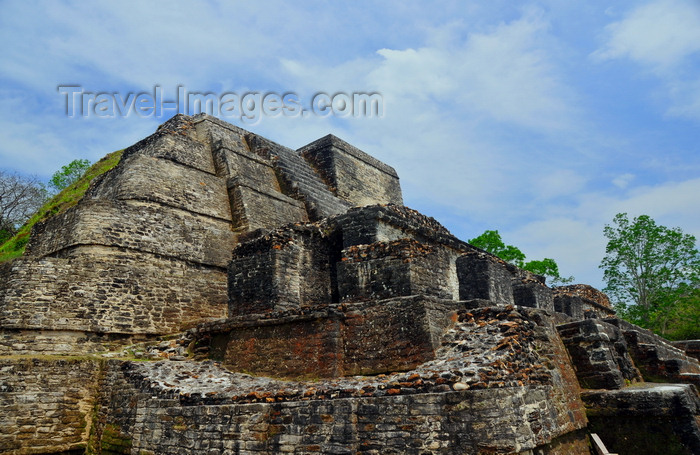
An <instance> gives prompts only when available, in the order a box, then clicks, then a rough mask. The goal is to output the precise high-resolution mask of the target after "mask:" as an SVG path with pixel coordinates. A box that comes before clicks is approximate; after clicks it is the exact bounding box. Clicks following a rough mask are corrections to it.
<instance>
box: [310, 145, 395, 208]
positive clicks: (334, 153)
mask: <svg viewBox="0 0 700 455" xmlns="http://www.w3.org/2000/svg"><path fill="white" fill-rule="evenodd" d="M299 152H300V153H301V155H302V156H303V157H304V158H306V160H307V161H308V162H309V163H311V165H312V166H313V167H314V168H315V169H316V170H317V171H318V172H319V174H320V175H321V177H322V178H323V179H324V181H325V182H326V183H327V184H328V185H329V187H330V188H331V190H332V191H334V193H335V194H336V195H337V196H338V197H340V198H341V199H344V200H345V201H347V202H349V203H350V204H351V205H353V206H364V205H372V204H397V205H402V204H403V199H402V196H401V186H400V185H399V176H398V175H397V174H396V171H395V170H394V168H392V167H391V166H388V165H386V164H384V163H382V162H380V161H379V160H377V159H375V158H373V157H371V156H369V155H368V154H366V153H365V152H363V151H362V150H360V149H358V148H355V147H353V146H352V145H350V144H348V143H347V142H345V141H343V140H341V139H339V138H337V137H335V136H333V135H332V134H329V135H328V136H325V137H323V138H321V139H318V140H317V141H314V142H312V143H311V144H308V145H306V146H304V147H302V148H301V149H299Z"/></svg>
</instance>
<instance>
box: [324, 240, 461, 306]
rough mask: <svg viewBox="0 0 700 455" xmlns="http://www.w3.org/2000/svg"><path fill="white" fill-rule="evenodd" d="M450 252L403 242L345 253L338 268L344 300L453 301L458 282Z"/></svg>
mask: <svg viewBox="0 0 700 455" xmlns="http://www.w3.org/2000/svg"><path fill="white" fill-rule="evenodd" d="M450 265H451V261H450V258H449V253H448V251H447V250H446V249H444V248H441V247H438V246H432V245H426V244H421V243H419V242H417V241H415V240H410V239H402V240H396V241H393V242H377V243H373V244H370V245H359V246H353V247H350V248H346V249H344V250H343V256H342V259H341V262H340V263H338V265H337V273H338V280H337V281H338V294H339V297H340V300H341V301H343V302H346V301H358V300H368V299H384V298H389V297H394V296H408V295H419V294H420V295H426V296H433V297H438V298H445V299H452V298H453V297H454V296H455V294H456V289H455V288H456V280H455V279H454V277H453V276H451V275H452V273H451V272H453V269H452V268H451V267H450Z"/></svg>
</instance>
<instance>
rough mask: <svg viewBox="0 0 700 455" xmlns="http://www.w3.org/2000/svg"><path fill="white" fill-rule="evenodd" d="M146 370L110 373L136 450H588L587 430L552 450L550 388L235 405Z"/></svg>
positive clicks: (109, 398) (117, 414)
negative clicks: (194, 392)
mask: <svg viewBox="0 0 700 455" xmlns="http://www.w3.org/2000/svg"><path fill="white" fill-rule="evenodd" d="M147 369H148V366H144V365H135V364H128V363H127V364H124V365H122V366H121V368H116V365H114V364H113V367H112V368H111V369H110V371H109V374H108V375H107V381H108V382H109V383H110V384H111V385H112V387H111V389H110V393H109V395H105V397H104V399H103V406H104V407H103V418H104V421H105V422H104V425H103V427H102V428H104V429H105V430H108V432H109V434H110V438H109V439H110V441H112V444H113V442H114V441H119V442H120V445H121V447H122V448H123V449H127V448H128V450H131V453H155V454H160V453H168V454H194V453H198V454H199V453H217V454H219V453H220V454H229V453H231V454H233V453H241V454H248V453H269V454H272V453H287V452H289V453H334V454H351V453H367V454H390V453H396V454H399V453H402V454H403V453H415V454H419V453H442V454H477V453H533V452H528V451H529V450H532V449H535V448H536V447H540V448H542V451H541V452H538V453H545V454H551V455H553V454H557V453H560V454H563V453H567V454H568V455H583V454H586V455H587V454H588V448H587V444H585V442H583V443H582V442H581V440H584V441H585V435H583V434H578V436H576V437H575V438H574V439H578V440H579V442H578V443H576V442H572V441H568V442H567V444H566V447H567V449H568V450H571V449H572V448H573V451H569V452H562V451H557V450H558V449H556V448H553V447H556V446H557V445H558V444H557V443H556V440H557V438H558V437H560V436H562V435H563V434H565V433H563V431H562V430H563V427H562V426H561V425H560V423H559V421H558V417H557V416H558V412H559V411H558V410H557V409H556V408H554V407H552V401H551V400H550V396H551V393H552V391H551V389H550V388H548V387H546V386H545V387H532V386H526V387H515V388H504V389H497V390H467V391H453V392H446V393H428V394H416V395H398V396H392V395H391V394H388V395H385V396H382V397H370V398H364V399H359V398H342V397H336V398H330V399H328V398H327V399H323V400H318V399H314V398H309V399H304V400H292V401H288V400H282V401H278V399H277V398H262V399H257V398H255V397H256V396H261V395H262V394H256V393H253V394H251V395H250V399H252V400H256V401H260V402H252V403H251V402H240V403H236V402H233V403H232V402H230V401H229V402H228V403H227V402H226V401H223V402H222V401H221V399H219V398H217V397H216V395H214V394H209V395H207V394H204V395H188V394H183V392H182V391H178V390H177V389H175V388H173V387H168V386H163V384H162V382H161V381H156V382H154V381H153V379H152V378H151V377H150V376H151V375H150V374H149V373H148V372H147ZM210 371H211V370H210ZM211 374H212V373H210V374H209V375H211ZM290 386H292V387H293V385H292V384H290ZM268 396H269V395H268ZM504 409H507V410H508V412H503V410H504ZM565 418H566V419H568V417H567V416H565ZM581 424H582V423H581V422H578V423H576V424H571V425H570V426H569V427H567V428H566V429H567V430H569V428H572V427H573V428H576V427H578V428H580V427H581ZM103 431H104V430H103ZM566 433H571V431H567V432H566ZM552 441H554V444H551V443H552ZM548 445H549V447H547V446H548ZM112 447H114V446H112ZM550 448H551V450H550Z"/></svg>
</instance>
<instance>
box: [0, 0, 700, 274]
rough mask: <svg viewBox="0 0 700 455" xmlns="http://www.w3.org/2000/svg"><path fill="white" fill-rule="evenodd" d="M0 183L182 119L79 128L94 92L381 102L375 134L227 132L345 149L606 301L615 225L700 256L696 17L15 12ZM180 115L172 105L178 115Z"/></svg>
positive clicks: (430, 210) (352, 9)
mask: <svg viewBox="0 0 700 455" xmlns="http://www.w3.org/2000/svg"><path fill="white" fill-rule="evenodd" d="M2 10H3V14H2V17H1V18H0V43H2V44H0V51H1V52H0V55H1V57H0V106H1V107H0V116H1V119H0V168H4V169H6V170H11V171H17V172H21V173H25V174H34V175H37V176H39V177H41V178H48V177H49V176H50V175H51V174H52V173H53V172H54V171H55V170H57V169H58V168H60V166H61V165H64V164H67V163H68V162H70V161H71V160H73V159H76V158H88V159H90V160H93V161H94V160H97V159H99V158H100V157H102V156H103V155H105V154H106V153H108V152H110V151H113V150H116V149H120V148H124V147H126V146H128V145H131V144H133V143H134V142H136V141H137V140H139V139H141V138H143V137H145V136H147V135H148V134H151V133H152V132H153V131H154V130H155V128H156V127H157V125H158V124H160V123H162V122H163V121H165V120H166V119H167V118H168V117H170V116H171V115H172V114H174V111H173V112H168V113H166V115H165V116H164V117H161V118H156V117H155V116H149V117H140V116H138V115H135V114H133V113H132V115H128V116H125V117H120V116H115V117H112V118H100V117H97V116H94V115H93V116H87V117H82V116H77V117H73V118H70V117H67V116H66V114H65V101H66V99H65V96H63V95H61V94H60V93H59V92H58V90H57V87H58V86H60V85H79V86H81V87H83V89H84V90H87V91H93V92H109V93H119V94H122V95H123V96H127V95H128V94H129V93H136V92H150V91H152V90H153V87H154V86H155V85H158V86H160V87H162V90H163V91H164V92H165V93H166V94H174V93H175V92H176V90H177V88H176V87H177V86H178V85H181V86H184V87H186V89H187V90H189V91H212V92H214V93H223V92H235V93H238V94H243V93H248V92H255V91H260V92H275V93H280V94H281V93H285V92H294V93H296V94H298V95H299V97H300V98H301V99H302V100H308V99H310V98H311V97H312V95H313V94H314V93H317V92H319V91H324V92H327V93H335V92H345V93H351V92H378V93H380V94H381V95H382V98H383V101H384V115H383V116H382V117H381V118H377V117H374V118H363V117H352V116H351V117H334V116H329V117H316V116H309V117H303V118H302V117H293V118H292V117H275V118H268V117H262V118H260V119H259V121H258V122H257V123H256V124H245V123H242V122H241V121H240V120H239V119H237V118H224V119H225V120H227V121H230V122H232V123H234V124H238V125H240V126H243V127H245V128H246V129H249V130H251V131H253V132H256V133H259V134H262V135H264V136H266V137H268V138H270V139H272V140H275V141H277V142H279V143H281V144H284V145H287V146H289V147H293V148H298V147H300V146H302V145H305V144H307V143H309V142H311V141H313V140H315V139H316V138H318V137H321V136H323V135H325V134H328V133H333V134H335V135H337V136H339V137H341V138H343V139H345V140H346V141H348V142H350V143H352V144H353V145H356V146H357V147H359V148H361V149H363V150H365V151H366V152H368V153H370V154H371V155H374V156H376V157H378V158H379V159H381V160H383V161H385V162H386V163H388V164H390V165H392V166H394V167H395V168H396V169H397V171H398V173H399V175H400V176H401V183H402V187H403V191H404V201H405V204H406V205H408V206H409V207H412V208H415V209H418V210H420V211H422V212H423V213H426V214H428V215H431V216H434V217H435V218H437V219H438V220H439V221H440V222H442V223H443V224H445V225H446V226H447V227H448V228H449V229H450V230H451V231H452V232H453V233H454V234H455V235H457V236H458V237H460V238H463V239H468V238H471V237H474V236H476V235H478V234H480V233H481V232H483V231H484V230H485V229H498V230H499V231H500V232H501V234H502V237H503V238H504V240H505V241H506V243H510V244H514V245H516V246H518V247H520V248H521V249H522V250H523V251H524V252H525V253H526V255H527V256H528V258H529V259H540V258H542V257H551V258H554V259H555V260H557V262H558V263H559V266H560V270H561V272H562V274H565V275H574V276H575V277H576V278H577V281H579V282H587V283H590V284H593V285H594V286H597V287H602V282H601V280H602V274H601V273H600V271H599V270H598V268H597V266H598V264H599V262H600V260H601V258H602V257H603V254H604V248H605V239H604V237H603V234H602V231H603V226H604V225H605V224H606V223H609V222H610V221H611V220H612V218H613V216H614V215H615V214H616V213H618V212H628V213H629V214H630V215H632V216H636V215H640V214H648V215H650V216H652V217H653V218H655V219H656V221H657V222H659V223H661V224H664V225H667V226H679V227H681V228H682V229H683V230H684V231H685V232H687V233H690V234H693V235H695V236H696V237H700V209H699V207H700V203H699V202H700V196H699V195H700V153H698V152H699V151H700V146H699V145H698V144H699V143H700V128H699V127H700V1H698V0H651V1H642V2H640V1H634V2H632V1H629V2H627V1H617V2H601V1H590V2H570V1H563V0H552V1H532V2H511V1H500V0H495V1H493V0H492V1H477V2H469V1H454V2H450V1H440V2H432V1H420V2H410V1H409V2H407V1H401V2H398V1H386V2H382V3H381V4H380V5H377V4H375V3H374V2H365V1H352V2H350V1H347V2H331V1H309V2H303V3H302V2H283V1H264V0H263V1H256V2H243V1H231V2H214V1H209V2H200V3H198V4H196V5H193V4H192V2H177V1H169V2H128V1H122V2H63V1H51V2H48V1H46V2H32V1H14V2H13V1H5V2H3V4H2ZM171 98H172V96H171Z"/></svg>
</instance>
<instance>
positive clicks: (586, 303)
mask: <svg viewBox="0 0 700 455" xmlns="http://www.w3.org/2000/svg"><path fill="white" fill-rule="evenodd" d="M553 295H554V310H555V311H558V312H560V313H564V314H566V315H568V316H570V317H572V318H573V319H574V320H578V319H584V318H608V317H611V316H614V315H615V311H614V310H613V309H612V307H611V306H610V300H608V297H607V296H606V295H605V294H603V293H602V292H600V291H598V290H597V289H595V288H593V287H591V286H588V285H585V284H573V285H569V286H558V287H555V288H554V289H553Z"/></svg>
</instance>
